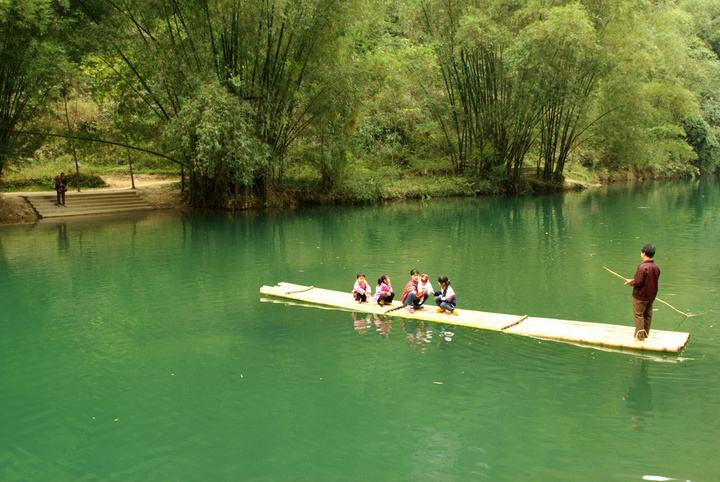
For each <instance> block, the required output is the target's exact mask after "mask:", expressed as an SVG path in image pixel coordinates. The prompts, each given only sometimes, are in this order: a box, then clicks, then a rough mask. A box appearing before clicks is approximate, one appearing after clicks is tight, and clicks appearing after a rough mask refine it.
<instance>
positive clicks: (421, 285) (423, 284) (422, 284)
mask: <svg viewBox="0 0 720 482" xmlns="http://www.w3.org/2000/svg"><path fill="white" fill-rule="evenodd" d="M434 293H435V290H434V289H433V287H432V284H431V283H430V279H429V277H428V275H427V274H426V273H423V274H421V275H420V280H419V281H418V298H419V299H420V304H421V305H424V304H425V302H426V301H427V300H428V298H430V295H432V294H434Z"/></svg>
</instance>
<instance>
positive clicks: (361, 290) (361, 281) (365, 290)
mask: <svg viewBox="0 0 720 482" xmlns="http://www.w3.org/2000/svg"><path fill="white" fill-rule="evenodd" d="M370 291H371V290H370V286H369V285H368V284H367V281H365V273H358V274H357V275H356V276H355V286H353V290H352V295H353V298H355V301H357V302H358V303H367V300H368V298H369V297H370V295H371V294H372V293H371V292H370Z"/></svg>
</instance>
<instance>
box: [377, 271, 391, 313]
mask: <svg viewBox="0 0 720 482" xmlns="http://www.w3.org/2000/svg"><path fill="white" fill-rule="evenodd" d="M393 298H395V292H394V291H393V289H392V285H391V284H390V277H389V276H388V275H386V274H383V275H381V276H380V277H379V278H378V284H377V288H375V296H373V299H374V300H375V301H377V304H378V305H380V306H384V305H389V304H390V303H392V301H393Z"/></svg>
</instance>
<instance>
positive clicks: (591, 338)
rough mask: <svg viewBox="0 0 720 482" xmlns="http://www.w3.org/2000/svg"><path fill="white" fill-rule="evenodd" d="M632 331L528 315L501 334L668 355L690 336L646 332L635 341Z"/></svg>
mask: <svg viewBox="0 0 720 482" xmlns="http://www.w3.org/2000/svg"><path fill="white" fill-rule="evenodd" d="M634 332H635V330H634V328H633V327H632V326H627V325H610V324H605V323H590V322H587V321H571V320H556V319H552V318H537V317H532V316H531V317H528V319H526V320H525V321H523V322H522V323H519V324H518V325H515V326H512V327H510V328H508V329H507V330H505V333H511V334H513V335H525V336H532V337H535V338H544V339H549V340H558V341H568V342H575V343H585V344H590V345H602V346H611V347H615V348H626V349H632V350H648V351H658V352H672V353H677V352H679V351H681V350H682V349H683V348H684V347H685V345H687V342H688V340H689V338H690V333H682V332H676V331H664V330H650V336H648V337H647V338H646V339H645V340H644V341H638V340H636V339H635V337H634Z"/></svg>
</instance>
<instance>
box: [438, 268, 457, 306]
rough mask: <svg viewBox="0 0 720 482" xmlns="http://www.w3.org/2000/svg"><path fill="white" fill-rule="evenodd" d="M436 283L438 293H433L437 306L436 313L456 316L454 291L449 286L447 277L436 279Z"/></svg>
mask: <svg viewBox="0 0 720 482" xmlns="http://www.w3.org/2000/svg"><path fill="white" fill-rule="evenodd" d="M438 283H439V284H440V291H436V292H435V295H436V296H435V303H436V304H437V305H438V309H437V311H438V313H449V314H451V315H457V314H458V312H457V310H456V309H455V307H456V306H457V301H456V300H457V298H456V296H455V290H453V289H452V286H450V280H448V277H447V276H440V277H438Z"/></svg>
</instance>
